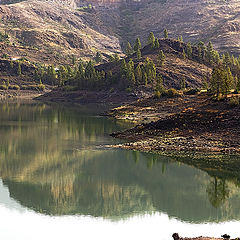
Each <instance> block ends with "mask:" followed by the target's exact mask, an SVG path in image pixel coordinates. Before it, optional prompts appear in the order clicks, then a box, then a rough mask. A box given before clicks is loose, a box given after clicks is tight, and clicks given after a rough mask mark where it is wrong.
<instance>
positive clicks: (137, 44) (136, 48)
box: [133, 37, 142, 52]
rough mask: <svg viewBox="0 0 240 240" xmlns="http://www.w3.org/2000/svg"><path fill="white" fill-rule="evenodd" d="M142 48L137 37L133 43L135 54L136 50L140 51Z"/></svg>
mask: <svg viewBox="0 0 240 240" xmlns="http://www.w3.org/2000/svg"><path fill="white" fill-rule="evenodd" d="M141 48H142V44H141V42H140V38H139V37H138V38H137V39H136V41H135V44H134V47H133V49H134V51H135V52H137V50H138V49H141Z"/></svg>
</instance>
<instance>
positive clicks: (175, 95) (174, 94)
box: [162, 88, 179, 98]
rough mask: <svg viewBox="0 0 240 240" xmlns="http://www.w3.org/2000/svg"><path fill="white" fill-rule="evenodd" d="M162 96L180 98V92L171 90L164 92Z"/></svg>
mask: <svg viewBox="0 0 240 240" xmlns="http://www.w3.org/2000/svg"><path fill="white" fill-rule="evenodd" d="M162 96H166V97H169V98H171V97H177V96H179V93H178V91H177V90H176V89H175V88H170V89H168V90H166V91H164V92H162Z"/></svg>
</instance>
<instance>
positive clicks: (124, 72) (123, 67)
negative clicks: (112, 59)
mask: <svg viewBox="0 0 240 240" xmlns="http://www.w3.org/2000/svg"><path fill="white" fill-rule="evenodd" d="M120 74H121V79H122V80H125V79H126V77H127V63H126V61H125V59H124V58H123V59H122V60H121V65H120Z"/></svg>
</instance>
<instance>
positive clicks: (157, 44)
mask: <svg viewBox="0 0 240 240" xmlns="http://www.w3.org/2000/svg"><path fill="white" fill-rule="evenodd" d="M154 48H155V49H159V48H160V44H159V41H158V39H157V38H156V39H155V43H154Z"/></svg>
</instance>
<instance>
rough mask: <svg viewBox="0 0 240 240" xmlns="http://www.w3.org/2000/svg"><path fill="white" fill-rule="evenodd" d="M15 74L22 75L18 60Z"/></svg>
mask: <svg viewBox="0 0 240 240" xmlns="http://www.w3.org/2000/svg"><path fill="white" fill-rule="evenodd" d="M17 75H18V76H21V75H22V67H21V63H20V62H18V68H17Z"/></svg>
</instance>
